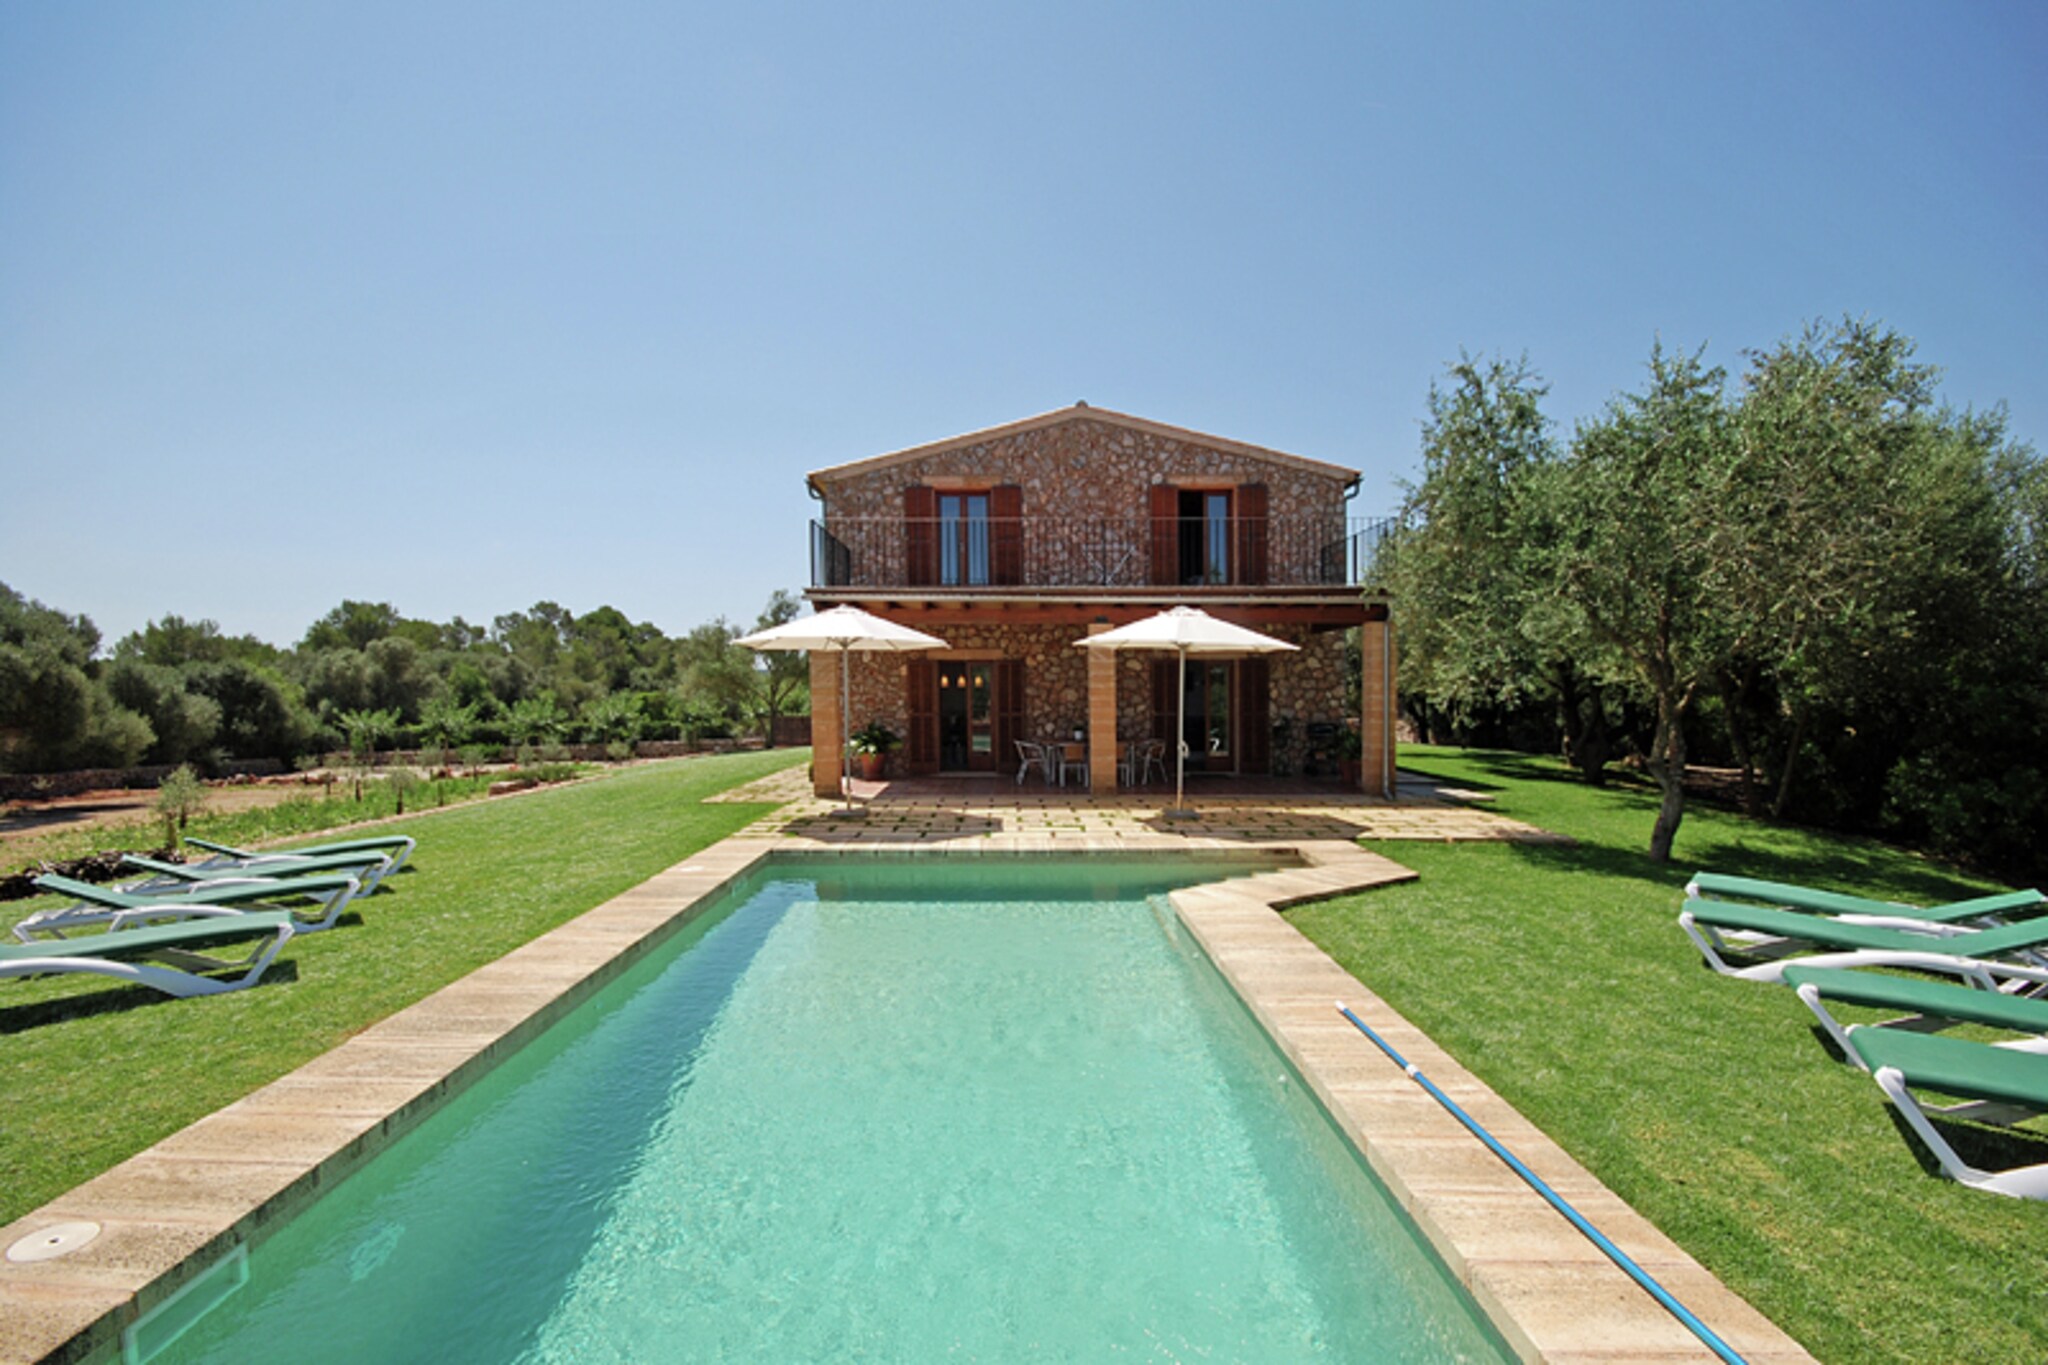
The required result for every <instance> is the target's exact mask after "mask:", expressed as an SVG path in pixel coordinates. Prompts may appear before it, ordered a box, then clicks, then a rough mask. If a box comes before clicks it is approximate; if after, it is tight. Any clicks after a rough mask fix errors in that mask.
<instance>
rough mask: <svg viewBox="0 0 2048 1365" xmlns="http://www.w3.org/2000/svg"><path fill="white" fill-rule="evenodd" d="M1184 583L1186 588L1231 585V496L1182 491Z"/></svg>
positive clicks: (1206, 491) (1209, 492) (1181, 530)
mask: <svg viewBox="0 0 2048 1365" xmlns="http://www.w3.org/2000/svg"><path fill="white" fill-rule="evenodd" d="M1180 581H1181V584H1182V585H1183V586H1185V587H1197V586H1203V587H1206V586H1212V585H1215V584H1221V583H1228V582H1230V494H1229V493H1228V492H1226V491H1221V490H1212V489H1199V488H1183V489H1182V490H1180Z"/></svg>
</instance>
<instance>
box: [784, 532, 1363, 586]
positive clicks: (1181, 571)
mask: <svg viewBox="0 0 2048 1365" xmlns="http://www.w3.org/2000/svg"><path fill="white" fill-rule="evenodd" d="M1394 524H1395V523H1394V519H1393V518H1391V517H1352V518H1346V517H1343V516H1341V515H1340V516H1328V517H1303V518H1287V517H1257V518H1227V519H1226V518H1191V517H1183V518H1176V517H1152V516H1143V515H1140V516H1128V517H1099V518H1093V519H1086V520H1074V519H1071V518H1053V517H1028V516H1027V517H992V518H986V519H982V518H974V519H970V518H964V517H947V518H939V517H926V518H919V517H827V518H826V519H825V520H824V521H822V522H820V521H813V522H812V523H811V586H812V587H813V588H877V589H901V588H934V589H945V590H949V591H950V590H955V589H958V590H963V591H969V592H982V591H1000V590H1001V589H1004V588H1027V589H1034V590H1041V589H1043V590H1058V589H1105V588H1107V589H1117V588H1154V589H1157V588H1188V589H1202V588H1227V587H1258V588H1363V589H1371V588H1376V587H1379V586H1381V585H1380V583H1379V582H1378V567H1379V565H1378V559H1379V551H1380V548H1381V546H1382V544H1383V542H1384V541H1385V539H1386V537H1387V534H1388V533H1389V532H1390V531H1391V530H1392V528H1393V526H1394Z"/></svg>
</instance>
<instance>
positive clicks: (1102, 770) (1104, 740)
mask: <svg viewBox="0 0 2048 1365" xmlns="http://www.w3.org/2000/svg"><path fill="white" fill-rule="evenodd" d="M1108 629H1109V622H1107V621H1097V622H1095V623H1094V624H1092V625H1090V626H1089V627H1088V633H1089V634H1090V635H1100V634H1102V632H1103V631H1105V630H1108ZM1116 746H1117V737H1116V651H1115V650H1113V649H1091V650H1089V651H1088V788H1089V790H1090V791H1095V792H1102V793H1105V794H1106V793H1109V792H1113V791H1115V790H1116Z"/></svg>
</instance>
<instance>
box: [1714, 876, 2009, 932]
mask: <svg viewBox="0 0 2048 1365" xmlns="http://www.w3.org/2000/svg"><path fill="white" fill-rule="evenodd" d="M1685 894H1686V895H1688V896H1692V897H1696V898H1710V899H1713V900H1723V901H1725V900H1743V901H1759V902H1761V903H1763V904H1765V905H1769V906H1773V907H1776V908H1778V909H1783V910H1801V911H1806V912H1809V913H1812V914H1817V915H1834V916H1837V917H1839V918H1842V919H1848V920H1852V921H1857V922H1864V923H1886V922H1892V921H1899V922H1902V923H1904V924H1910V923H1911V922H1913V921H1922V922H1932V923H1936V924H1961V923H1968V922H1972V921H1980V922H1984V923H1987V924H1990V923H1997V922H1999V921H2002V920H2006V919H2011V918H2014V917H2016V916H2018V915H2020V914H2021V913H2023V912H2026V911H2030V910H2038V909H2041V908H2042V907H2044V906H2048V896H2043V895H2042V894H2041V893H2040V892H2039V891H2032V890H2028V891H2005V892H2001V893H1999V894H1997V895H1991V896H1975V897H1972V898H1971V899H1969V900H1961V901H1949V902H1947V903H1946V904H1943V905H1925V906H1922V905H1901V904H1898V903H1896V902H1892V901H1878V900H1870V899H1867V898H1865V897H1863V896H1851V895H1846V894H1844V893H1842V892H1839V891H1819V890H1815V889H1814V888H1812V887H1808V886H1795V885H1793V884H1791V883H1789V882H1770V881H1763V880H1760V879H1758V878H1755V877H1731V876H1727V875H1724V874H1722V873H1718V872H1697V873H1694V874H1693V879H1692V880H1691V881H1690V882H1688V883H1687V884H1686V888H1685Z"/></svg>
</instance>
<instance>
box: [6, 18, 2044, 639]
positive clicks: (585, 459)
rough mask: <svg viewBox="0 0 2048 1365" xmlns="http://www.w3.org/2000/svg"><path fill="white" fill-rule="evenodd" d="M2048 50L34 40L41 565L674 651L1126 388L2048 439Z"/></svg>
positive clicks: (1830, 21)
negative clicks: (1713, 379)
mask: <svg viewBox="0 0 2048 1365" xmlns="http://www.w3.org/2000/svg"><path fill="white" fill-rule="evenodd" d="M2044 248H2048V6H2044V5H2041V4H2038V3H2019V4H2008V5H1991V4H1960V5H1927V4H1891V3H1799V4H1790V5H1787V4H1782V3H1764V4H1737V3H1714V4H1708V5H1677V4H1640V3H1630V4H1621V3H1615V4H1607V5H1560V4H1542V5H1513V6H1510V5H1443V4H1433V3H1432V4H1422V3H1416V4H1410V5H1403V6H1392V5H1379V4H1374V5H1356V4H1330V5H1314V6H1310V5H1228V6H1224V5H1215V6H1198V5H1193V4H1158V5H1136V6H1134V5H1108V4H1102V3H1099V2H1098V3H1088V4H1079V5H1069V4H1056V3H1037V4H1031V5H1025V6H1015V7H1003V8H996V7H990V6H979V5H961V4H958V3H945V4H933V5H928V6H905V5H890V4H877V5H839V6H790V5H783V4H775V3H754V4H744V5H730V6H718V7H715V8H714V7H705V6H689V5H682V4H672V3H648V4H597V5H574V6H570V5H545V6H543V5H534V4H522V3H505V2H503V0H493V3H489V4H483V3H476V4H419V3H414V2H413V0H407V2H406V3H400V4H392V3H382V2H381V0H346V3H293V4H288V5H269V4H261V5H259V4H245V3H229V2H227V0H222V2H220V3H208V4H203V5H116V4H104V3H76V4H13V5H7V6H5V7H0V472H4V475H5V478H4V487H5V489H6V497H5V500H4V511H0V581H5V582H7V583H9V584H10V585H12V586H13V587H15V588H16V589H17V590H19V591H22V592H24V593H26V594H28V595H29V596H32V597H36V598H39V599H41V600H43V601H44V602H46V603H48V604H49V605H51V606H55V607H60V608H62V609H64V610H67V611H72V612H84V613H87V614H89V615H90V616H92V617H93V619H94V620H95V621H96V622H97V623H98V624H99V625H100V627H101V629H102V630H103V632H105V634H106V636H107V638H108V641H109V643H111V641H112V640H113V639H114V638H115V637H117V636H119V635H120V634H123V633H125V632H127V631H129V630H132V629H134V628H136V627H138V626H140V625H141V624H143V623H144V622H145V621H147V620H151V619H155V618H157V617H160V616H162V615H164V614H166V613H172V612H175V613H178V614H180V615H184V616H187V617H211V618H213V619H215V620H217V621H219V622H220V624H221V626H222V628H223V629H225V630H227V631H229V632H231V633H237V634H239V633H243V632H253V633H254V634H256V635H259V636H262V637H264V638H266V639H270V640H274V641H276V642H279V643H289V642H291V641H292V640H295V639H296V638H297V637H298V635H299V634H300V633H302V632H303V630H304V629H305V627H306V626H307V625H308V624H309V623H310V622H311V621H312V620H313V618H314V617H316V616H317V615H319V614H320V613H321V612H323V611H325V610H327V609H328V608H329V607H332V606H333V605H335V604H336V603H338V602H339V601H341V600H342V599H343V598H344V597H354V598H365V599H371V600H389V601H391V602H392V603H394V604H395V605H396V606H398V607H399V609H400V610H402V611H404V612H405V613H406V614H408V615H413V616H426V617H431V618H434V619H446V618H447V617H449V616H452V615H455V614H458V613H459V614H461V615H463V616H465V617H467V618H469V619H470V620H471V621H483V622H487V621H488V620H489V618H490V617H491V616H492V615H494V614H496V613H499V612H503V611H510V610H514V609H523V608H525V607H527V606H529V605H531V604H532V603H533V602H534V601H536V600H538V599H540V598H551V599H554V600H556V601H559V602H560V603H562V604H563V605H565V606H567V607H569V608H571V609H572V610H575V611H577V612H583V611H588V610H590V609H591V608H593V607H596V606H598V605H600V604H602V603H610V604H612V605H615V606H617V607H618V608H619V609H621V610H622V611H624V612H625V613H626V614H627V615H629V616H631V617H633V618H634V619H636V620H652V621H654V622H656V623H657V624H659V625H660V626H662V627H663V628H664V629H666V630H668V631H670V632H672V633H676V632H681V631H683V630H686V629H688V628H689V627H691V626H694V625H697V624H699V623H701V622H703V621H706V620H709V619H711V618H713V617H716V616H720V615H724V616H727V617H730V618H732V619H734V620H735V621H741V622H751V621H752V619H753V617H754V615H755V613H756V612H758V610H759V609H760V607H761V605H762V604H763V602H764V601H765V599H766V598H767V596H768V594H769V592H770V591H771V590H773V589H774V588H776V587H788V588H792V589H797V588H801V587H802V586H803V583H804V580H805V577H806V575H807V570H808V561H807V558H806V551H805V530H804V528H805V523H806V521H807V520H808V518H809V516H810V514H811V509H812V504H811V503H810V501H809V499H808V497H807V496H806V494H805V492H804V488H803V475H804V473H805V472H806V471H808V470H810V469H813V468H817V467H820V466H823V465H828V464H835V463H839V462H841V461H845V460H850V459H858V458H861V457H864V456H867V455H873V454H879V453H882V452H884V451H889V450H894V449H899V448H901V447H904V446H907V445H913V444H918V443H921V442H924V441H929V440H936V439H939V438H942V437H946V436H950V435H954V434H957V433H960V432H964V431H969V430H973V429H976V428H979V427H985V426H991V425H995V424H998V423H1002V422H1006V421H1011V420H1014V419H1016V418H1020V417H1025V416H1029V415H1032V414H1034V413H1038V412H1043V411H1046V410H1048V409H1051V408H1056V407H1062V406H1065V405H1067V404H1070V403H1072V402H1073V401H1074V400H1076V399H1083V398H1085V399H1087V400H1088V401H1090V402H1092V403H1095V404H1097V405H1099V406H1104V407H1111V408H1115V409H1118V410H1120V411H1124V412H1130V413H1135V414H1138V415H1140V416H1145V417H1150V418H1155V419H1157V420H1160V421H1165V422H1170V423H1174V424H1176V425H1181V426H1188V427H1194V428H1196V429H1199V430H1203V431H1209V432H1213V433H1216V434H1219V435H1223V436H1229V437H1233V438H1236V439H1240V440H1245V441H1251V442H1255V443H1258V444H1262V445H1268V446H1272V447H1276V448H1278V449H1281V450H1287V451H1292V452H1295V453H1297V454H1302V455H1308V456H1312V457H1315V458H1319V459H1325V460H1332V461H1336V462H1339V463H1343V464H1350V465H1354V466H1357V467H1358V468H1360V469H1362V470H1364V471H1365V481H1364V487H1363V491H1362V492H1361V494H1360V498H1359V502H1358V509H1359V510H1360V511H1361V512H1363V511H1368V510H1378V509H1381V508H1391V507H1392V506H1393V505H1394V503H1395V501H1396V499H1397V497H1398V481H1399V480H1400V479H1402V478H1404V477H1410V476H1412V475H1413V474H1414V473H1415V472H1416V469H1417V452H1418V438H1417V432H1418V424H1419V421H1420V419H1421V416H1422V413H1423V406H1424V400H1425V396H1426V394H1427V391H1428V387H1429V384H1430V381H1431V379H1432V378H1434V377H1436V376H1438V375H1440V374H1441V373H1442V372H1443V369H1444V366H1445V365H1446V363H1447V362H1449V361H1452V360H1454V359H1455V358H1456V357H1457V355H1458V353H1459V351H1460V350H1461V348H1462V349H1465V350H1469V351H1472V352H1474V353H1487V352H1507V353H1521V352H1527V354H1528V355H1529V357H1530V359H1531V361H1532V362H1533V364H1534V365H1535V367H1536V368H1537V369H1538V370H1540V371H1541V372H1542V373H1543V374H1544V375H1546V376H1547V377H1548V378H1549V379H1550V381H1551V383H1552V399H1551V403H1550V413H1551V415H1552V416H1553V417H1554V418H1556V419H1557V420H1558V421H1559V422H1560V424H1562V425H1563V426H1564V427H1565V428H1566V429H1569V427H1570V425H1571V423H1572V422H1574V421H1575V420H1577V419H1578V418H1580V417H1583V416H1586V415H1590V414H1592V413H1594V412H1596V411H1597V410H1598V409H1599V408H1600V407H1601V406H1602V405H1603V404H1604V403H1605V402H1606V400H1607V399H1608V398H1609V397H1610V396H1611V395H1612V394H1614V393H1615V392H1616V391H1617V390H1620V389H1623V388H1627V387H1630V386H1633V385H1634V384H1636V383H1637V382H1638V381H1639V379H1640V378H1641V375H1642V367H1643V363H1644V361H1645V359H1646V358H1647V356H1648V354H1649V350H1650V346H1651V343H1652V340H1653V339H1654V338H1656V337H1658V336H1660V335H1661V336H1662V338H1663V339H1664V341H1665V343H1666V344H1667V345H1673V346H1684V347H1694V346H1698V345H1702V344H1704V345H1706V346H1707V347H1708V348H1709V356H1710V358H1711V359H1713V360H1715V361H1718V362H1720V363H1723V364H1726V365H1729V366H1730V367H1731V368H1739V366H1740V364H1741V361H1742V352H1743V351H1744V350H1745V349H1746V348H1756V347H1764V346H1768V345H1770V344H1771V343H1773V342H1775V341H1777V340H1778V339H1780V338H1782V337H1784V336H1786V335H1788V334H1790V333H1792V332H1794V331H1796V330H1797V329H1798V328H1799V327H1800V326H1801V324H1802V323H1803V322H1804V321H1805V320H1807V319H1811V318H1815V317H1823V318H1835V317H1839V316H1841V315H1843V314H1845V313H1846V314H1854V315H1858V316H1868V317H1871V318H1874V319H1878V320H1881V321H1883V322H1886V323H1889V324H1890V325H1892V326H1894V327H1896V328H1898V329H1899V330H1901V331H1903V332H1905V333H1907V334H1908V335H1910V336H1912V337H1914V338H1916V339H1917V340H1918V342H1919V344H1920V351H1919V358H1920V359H1922V360H1924V361H1929V362H1932V363H1935V364H1938V365H1940V366H1942V367H1943V368H1944V370H1945V372H1946V380H1945V384H1944V389H1943V392H1944V396H1945V397H1946V398H1947V399H1948V400H1950V401H1952V402H1954V403H1956V404H1957V405H1959V406H1962V405H1969V406H1976V407H1987V406H1990V405H1992V404H1995V403H1998V402H2001V401H2003V402H2006V403H2007V404H2009V406H2010V411H2011V417H2012V427H2013V430H2014V432H2015V433H2016V434H2017V435H2018V436H2019V437H2020V438H2022V439H2024V440H2027V441H2029V442H2032V443H2034V444H2036V445H2037V446H2038V445H2040V444H2042V442H2043V439H2044V436H2048V393H2044V384H2043V381H2044V376H2048V250H2044Z"/></svg>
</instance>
